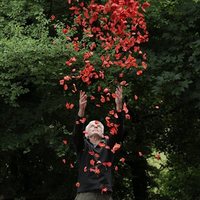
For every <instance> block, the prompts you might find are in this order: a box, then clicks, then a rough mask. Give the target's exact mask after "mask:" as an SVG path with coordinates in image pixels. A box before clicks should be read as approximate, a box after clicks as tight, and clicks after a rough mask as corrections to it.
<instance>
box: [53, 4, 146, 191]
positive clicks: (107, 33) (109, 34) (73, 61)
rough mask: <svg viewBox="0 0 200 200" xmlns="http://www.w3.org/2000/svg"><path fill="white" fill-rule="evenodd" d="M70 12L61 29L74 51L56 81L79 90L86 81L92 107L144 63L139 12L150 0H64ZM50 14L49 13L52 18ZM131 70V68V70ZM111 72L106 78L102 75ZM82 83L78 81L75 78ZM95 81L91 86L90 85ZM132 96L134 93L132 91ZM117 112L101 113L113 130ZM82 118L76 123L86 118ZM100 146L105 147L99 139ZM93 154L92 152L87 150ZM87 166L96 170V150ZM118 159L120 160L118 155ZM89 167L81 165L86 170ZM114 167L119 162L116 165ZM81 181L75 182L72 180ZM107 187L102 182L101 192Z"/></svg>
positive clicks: (69, 106)
mask: <svg viewBox="0 0 200 200" xmlns="http://www.w3.org/2000/svg"><path fill="white" fill-rule="evenodd" d="M68 3H69V4H70V8H69V9H70V11H71V12H72V15H71V17H73V19H74V24H73V25H72V26H71V27H70V26H69V25H66V27H65V28H63V30H62V32H63V34H64V35H65V37H66V42H67V46H66V47H67V48H68V47H69V46H70V45H72V47H73V48H74V52H76V53H75V55H76V56H74V55H73V56H72V57H69V58H68V59H67V61H66V67H67V71H68V72H69V73H68V74H67V75H66V76H64V77H63V79H62V80H60V85H62V86H63V89H64V90H65V91H67V92H72V94H75V93H78V92H79V90H80V88H79V85H85V86H87V87H88V89H89V90H90V88H92V89H91V90H93V89H94V88H96V91H95V92H94V91H92V92H91V93H93V94H94V95H91V96H90V100H91V103H94V104H95V105H96V106H97V107H101V106H102V105H103V104H105V103H108V102H111V101H113V100H114V99H115V98H116V95H115V93H114V92H112V89H113V88H115V87H116V85H121V86H123V87H127V86H128V85H129V82H128V80H126V76H127V73H131V74H133V75H134V74H135V75H136V76H140V75H142V74H143V71H144V70H145V69H146V68H147V64H146V60H147V57H146V53H144V52H143V51H142V49H141V47H140V46H141V44H142V43H145V42H147V41H148V31H147V27H146V22H145V18H144V14H143V13H144V12H145V11H146V8H147V7H149V3H147V2H146V3H143V4H140V3H139V1H137V0H108V1H107V2H106V3H105V4H100V3H97V2H95V0H91V1H90V2H89V3H84V1H83V2H80V1H71V0H68ZM54 19H55V17H54V16H52V17H51V20H52V21H53V20H54ZM132 72H133V73H132ZM108 76H109V77H112V79H113V81H110V79H109V78H107V77H108ZM80 83H81V84H80ZM94 85H95V86H96V87H94ZM134 99H135V100H137V99H138V96H136V95H135V96H134ZM66 108H67V109H69V110H70V109H73V108H74V104H73V102H67V103H66ZM123 111H124V113H125V117H126V119H130V115H129V113H128V109H127V106H126V104H124V105H123ZM117 118H118V114H117V113H116V112H115V111H114V109H112V108H111V110H109V111H108V115H107V116H106V117H105V122H106V125H107V127H108V128H109V130H110V134H111V135H116V134H117V131H118V127H119V124H115V123H114V122H112V120H113V121H114V120H115V119H117ZM85 121H86V119H85V118H83V119H81V121H80V120H79V121H77V122H76V123H85ZM99 146H100V147H102V148H107V149H110V147H108V146H106V145H105V144H104V143H100V144H99ZM119 148H120V144H116V145H115V146H114V147H113V148H112V149H111V151H112V152H113V153H115V152H116V151H117V150H118V149H119ZM89 154H90V155H91V154H93V152H89ZM93 157H94V159H91V161H90V164H91V165H92V166H93V167H91V168H90V169H89V170H90V171H93V172H94V173H96V174H99V173H100V171H99V168H98V167H97V166H96V164H98V163H96V159H97V158H98V155H95V154H94V155H93ZM120 161H121V162H122V163H124V162H125V159H124V158H121V159H120ZM102 164H103V165H104V166H105V167H111V165H112V164H111V163H109V162H107V163H102ZM87 170H88V169H87V168H85V169H84V171H85V172H86V171H87ZM115 170H116V171H117V170H118V167H117V166H115ZM76 186H77V187H79V186H80V184H79V183H77V184H76ZM106 190H107V188H102V192H106Z"/></svg>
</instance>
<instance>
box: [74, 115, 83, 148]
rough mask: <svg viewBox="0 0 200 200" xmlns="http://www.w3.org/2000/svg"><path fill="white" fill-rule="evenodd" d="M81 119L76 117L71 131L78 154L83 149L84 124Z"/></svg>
mask: <svg viewBox="0 0 200 200" xmlns="http://www.w3.org/2000/svg"><path fill="white" fill-rule="evenodd" d="M82 119H83V118H81V117H77V119H76V122H75V125H74V130H73V143H74V145H75V149H76V151H77V152H80V151H81V150H83V148H84V133H83V131H84V123H83V122H81V120H82Z"/></svg>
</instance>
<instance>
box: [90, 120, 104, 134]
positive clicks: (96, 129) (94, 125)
mask: <svg viewBox="0 0 200 200" xmlns="http://www.w3.org/2000/svg"><path fill="white" fill-rule="evenodd" d="M87 134H88V137H92V136H94V135H98V136H100V137H103V124H102V123H101V122H99V121H96V120H95V121H91V122H90V123H89V124H88V126H87Z"/></svg>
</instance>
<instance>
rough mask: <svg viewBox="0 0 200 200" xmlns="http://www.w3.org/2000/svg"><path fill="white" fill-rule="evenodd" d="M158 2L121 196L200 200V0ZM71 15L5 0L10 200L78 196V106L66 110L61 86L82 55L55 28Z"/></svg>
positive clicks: (46, 1) (0, 130)
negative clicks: (70, 60) (72, 58)
mask: <svg viewBox="0 0 200 200" xmlns="http://www.w3.org/2000/svg"><path fill="white" fill-rule="evenodd" d="M149 2H150V4H151V6H150V7H149V8H148V9H147V12H146V14H145V18H146V22H147V26H148V31H149V42H148V43H146V44H143V48H144V49H145V51H146V52H147V55H148V68H147V70H146V71H145V72H144V73H143V75H142V76H139V77H137V79H135V80H133V82H132V89H133V91H134V93H133V94H132V96H134V94H136V95H137V96H138V97H139V98H138V100H137V101H134V102H131V103H130V104H129V101H130V100H129V98H128V99H126V101H127V104H128V106H129V111H130V114H131V116H132V120H131V121H127V122H126V127H127V128H126V136H125V141H124V145H123V149H122V151H121V152H120V153H119V155H118V157H119V158H120V157H125V158H126V162H125V164H119V170H118V171H117V172H114V176H115V186H114V194H113V196H114V199H119V200H131V199H134V196H135V199H136V200H145V199H152V200H200V154H199V152H200V50H199V49H200V1H197V0H196V1H195V0H159V1H158V0H150V1H149ZM67 8H68V4H67V1H65V0H29V1H27V0H20V1H17V0H10V1H7V0H1V2H0V199H1V200H3V199H14V200H26V199H47V200H57V199H66V200H72V199H73V198H74V197H75V193H76V187H75V183H76V178H77V171H76V169H77V163H76V159H75V153H74V149H73V146H72V143H71V132H72V129H73V123H74V120H75V118H76V113H77V105H78V99H77V98H76V99H74V103H75V105H76V108H75V110H73V111H69V110H66V108H65V103H66V98H67V94H66V93H65V92H64V91H63V88H62V87H61V86H60V84H59V80H60V79H61V78H63V73H64V71H65V61H66V58H67V57H68V55H71V54H73V52H71V51H72V50H71V49H66V47H65V41H64V39H63V37H61V36H60V35H59V34H57V33H56V32H55V29H54V23H55V21H54V20H53V21H52V20H51V16H52V15H55V16H56V19H55V20H56V23H58V22H60V23H58V24H59V25H60V26H61V24H62V23H65V22H67V20H68V17H67V16H68V13H67ZM52 41H54V42H55V43H56V45H52ZM90 112H95V111H92V110H91V111H90ZM63 140H67V141H68V144H67V145H66V144H64V143H63ZM63 159H65V160H66V163H64V162H63ZM72 164H73V166H74V167H72V166H71V165H72ZM70 166H71V167H70Z"/></svg>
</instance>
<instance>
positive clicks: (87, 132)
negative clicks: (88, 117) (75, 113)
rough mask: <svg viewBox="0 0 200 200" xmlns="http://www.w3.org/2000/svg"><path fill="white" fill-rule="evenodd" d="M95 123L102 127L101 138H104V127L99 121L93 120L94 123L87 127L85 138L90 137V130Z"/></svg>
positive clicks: (91, 122)
mask: <svg viewBox="0 0 200 200" xmlns="http://www.w3.org/2000/svg"><path fill="white" fill-rule="evenodd" d="M94 123H98V124H99V125H100V127H101V133H100V134H99V136H101V137H103V134H104V125H103V124H102V123H101V122H100V121H98V120H93V121H90V122H89V123H88V125H87V126H86V127H85V137H86V138H88V137H89V136H90V134H89V129H90V126H91V125H92V124H94Z"/></svg>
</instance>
